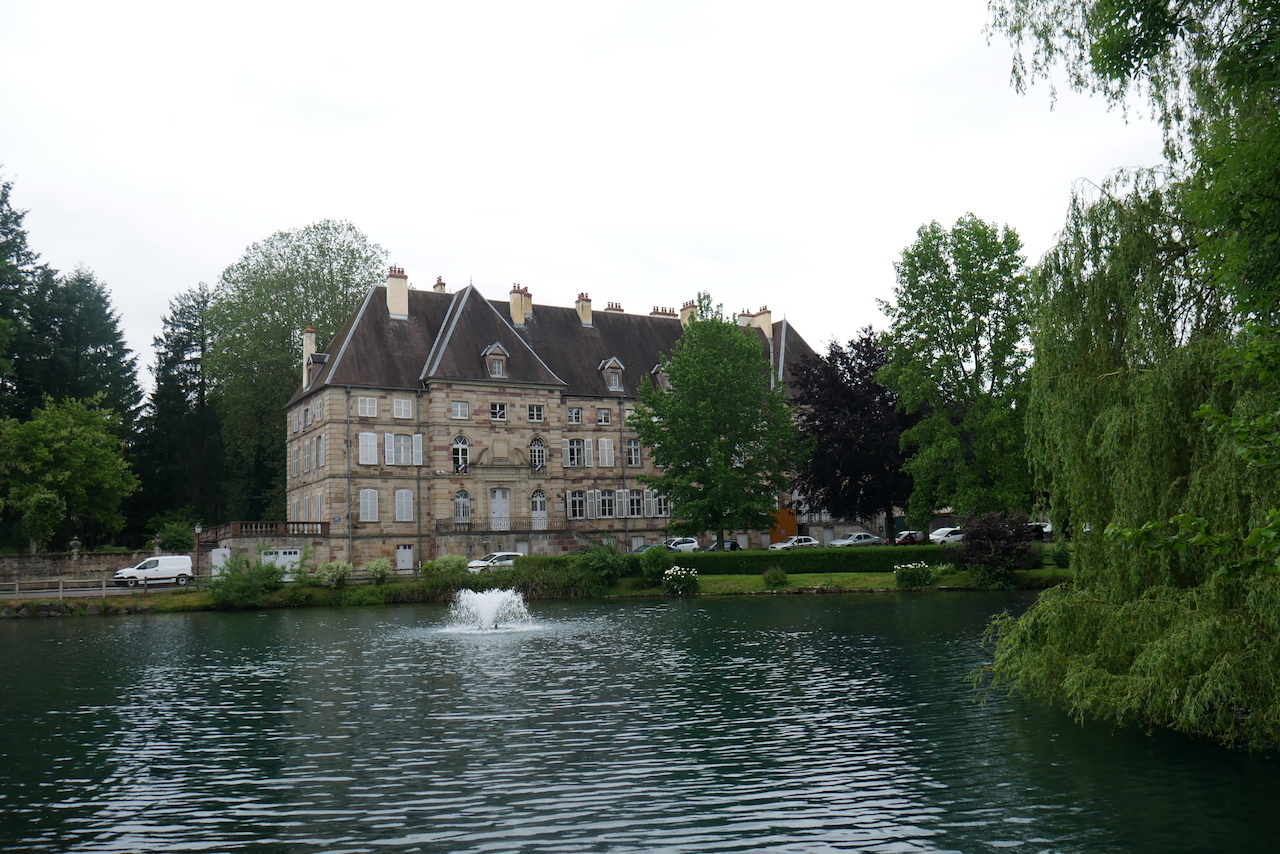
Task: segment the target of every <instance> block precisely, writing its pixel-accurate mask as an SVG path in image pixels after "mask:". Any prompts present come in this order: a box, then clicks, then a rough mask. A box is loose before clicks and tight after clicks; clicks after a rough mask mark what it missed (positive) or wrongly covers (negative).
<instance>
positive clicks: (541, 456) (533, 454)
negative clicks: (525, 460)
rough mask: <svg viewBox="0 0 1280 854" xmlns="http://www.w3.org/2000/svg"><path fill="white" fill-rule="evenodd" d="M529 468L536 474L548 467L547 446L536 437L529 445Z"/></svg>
mask: <svg viewBox="0 0 1280 854" xmlns="http://www.w3.org/2000/svg"><path fill="white" fill-rule="evenodd" d="M529 467H530V468H531V469H533V470H534V471H536V472H538V471H542V470H544V469H545V468H546V467H547V444H546V442H543V441H542V440H541V439H538V438H536V437H535V438H534V439H533V441H531V442H530V443H529Z"/></svg>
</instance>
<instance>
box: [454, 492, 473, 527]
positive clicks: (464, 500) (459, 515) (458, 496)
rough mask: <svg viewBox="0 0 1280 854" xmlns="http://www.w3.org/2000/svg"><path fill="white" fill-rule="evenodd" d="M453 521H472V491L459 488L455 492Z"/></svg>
mask: <svg viewBox="0 0 1280 854" xmlns="http://www.w3.org/2000/svg"><path fill="white" fill-rule="evenodd" d="M453 521H454V522H470V521H471V493H469V492H467V491H466V490H465V489H459V490H458V491H457V492H455V493H454V494H453Z"/></svg>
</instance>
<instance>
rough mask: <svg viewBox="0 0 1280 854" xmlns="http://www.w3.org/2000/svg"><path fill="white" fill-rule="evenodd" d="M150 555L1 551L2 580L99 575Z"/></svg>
mask: <svg viewBox="0 0 1280 854" xmlns="http://www.w3.org/2000/svg"><path fill="white" fill-rule="evenodd" d="M169 554H172V552H169ZM190 555H191V561H192V563H195V560H196V555H195V552H191V553H190ZM151 556H152V552H149V551H145V552H144V551H137V552H107V553H105V554H103V553H98V554H79V555H75V554H71V553H70V552H45V553H42V554H33V555H0V581H15V580H17V579H20V578H68V579H72V578H100V577H101V576H103V575H112V574H114V573H115V571H116V570H117V569H123V568H124V567H126V566H135V565H137V564H139V563H141V562H142V561H144V560H146V559H147V558H149V557H151ZM200 565H201V567H202V568H204V567H207V566H208V565H209V553H208V551H205V552H203V553H202V554H201V555H200ZM205 571H207V570H205Z"/></svg>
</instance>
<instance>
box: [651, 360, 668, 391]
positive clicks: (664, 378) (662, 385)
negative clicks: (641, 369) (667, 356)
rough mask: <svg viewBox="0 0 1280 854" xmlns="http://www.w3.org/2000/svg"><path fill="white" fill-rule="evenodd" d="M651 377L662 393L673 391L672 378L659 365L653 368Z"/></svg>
mask: <svg viewBox="0 0 1280 854" xmlns="http://www.w3.org/2000/svg"><path fill="white" fill-rule="evenodd" d="M649 376H651V377H653V384H654V385H655V386H657V387H658V388H659V389H661V390H662V391H671V377H670V376H668V375H667V371H666V369H665V368H664V367H663V366H662V365H661V364H657V365H654V366H653V370H651V371H649Z"/></svg>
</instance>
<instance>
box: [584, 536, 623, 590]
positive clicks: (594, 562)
mask: <svg viewBox="0 0 1280 854" xmlns="http://www.w3.org/2000/svg"><path fill="white" fill-rule="evenodd" d="M573 563H574V565H575V566H577V567H579V568H581V569H582V570H584V571H586V572H592V573H595V574H596V575H598V576H599V577H600V580H601V581H603V582H604V584H605V586H606V587H607V586H608V585H610V584H612V583H613V582H615V581H617V580H618V578H620V577H621V576H622V573H623V571H624V570H625V569H626V566H627V559H626V556H625V555H621V554H618V552H617V551H615V550H614V548H613V546H610V545H605V544H602V543H597V544H595V545H593V546H592V547H591V548H590V549H588V550H587V551H585V552H583V553H582V554H580V555H576V556H575V557H574V559H573Z"/></svg>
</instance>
